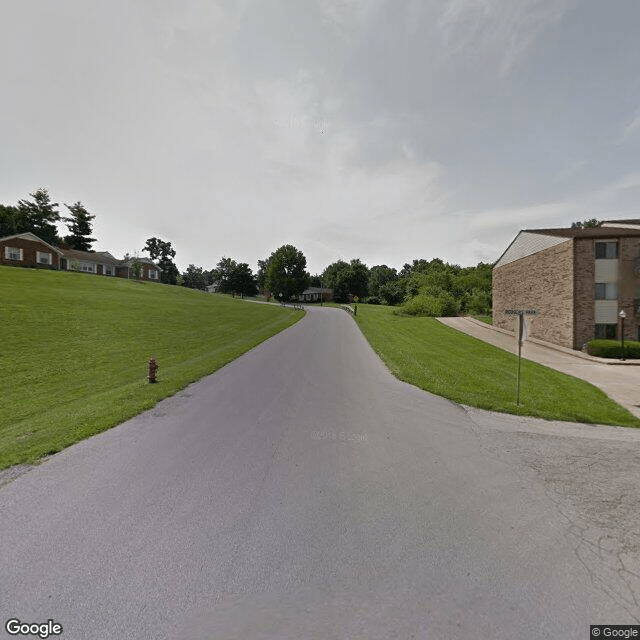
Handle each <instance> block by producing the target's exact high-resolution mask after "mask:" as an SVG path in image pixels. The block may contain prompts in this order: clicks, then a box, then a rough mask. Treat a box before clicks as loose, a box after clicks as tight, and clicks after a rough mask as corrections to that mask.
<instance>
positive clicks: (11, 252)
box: [4, 247, 22, 260]
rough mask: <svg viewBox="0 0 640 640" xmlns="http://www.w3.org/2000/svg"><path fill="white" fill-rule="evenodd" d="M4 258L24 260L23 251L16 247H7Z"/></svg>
mask: <svg viewBox="0 0 640 640" xmlns="http://www.w3.org/2000/svg"><path fill="white" fill-rule="evenodd" d="M4 257H5V259H6V260H22V249H16V248H15V247H5V248H4Z"/></svg>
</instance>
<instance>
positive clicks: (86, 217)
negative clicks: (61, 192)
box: [62, 201, 96, 251]
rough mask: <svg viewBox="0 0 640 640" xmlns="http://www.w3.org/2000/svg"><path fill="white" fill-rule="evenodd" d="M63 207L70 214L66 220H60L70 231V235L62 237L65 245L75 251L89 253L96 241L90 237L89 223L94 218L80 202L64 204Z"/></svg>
mask: <svg viewBox="0 0 640 640" xmlns="http://www.w3.org/2000/svg"><path fill="white" fill-rule="evenodd" d="M64 206H65V207H67V209H69V212H70V213H71V215H70V216H69V217H68V218H62V219H63V220H64V221H65V222H66V223H67V229H69V231H70V235H68V236H65V237H64V242H65V244H67V245H69V246H70V247H71V248H72V249H75V250H76V251H91V245H92V244H93V243H94V242H95V241H96V239H95V238H92V237H91V233H92V228H91V221H92V220H93V219H94V218H95V216H94V215H91V214H90V213H89V212H88V211H87V210H86V209H85V208H84V206H83V205H82V202H80V201H78V202H76V203H75V204H72V205H68V204H65V205H64Z"/></svg>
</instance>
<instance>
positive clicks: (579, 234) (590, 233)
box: [523, 220, 640, 238]
mask: <svg viewBox="0 0 640 640" xmlns="http://www.w3.org/2000/svg"><path fill="white" fill-rule="evenodd" d="M608 222H613V220H610V221H608ZM625 222H627V221H625ZM523 231H526V232H527V233H541V234H543V235H547V236H559V237H562V238H619V237H621V236H631V237H633V236H638V237H640V227H639V228H638V229H629V228H625V227H606V226H600V227H587V228H586V229H523Z"/></svg>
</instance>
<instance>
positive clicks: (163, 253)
mask: <svg viewBox="0 0 640 640" xmlns="http://www.w3.org/2000/svg"><path fill="white" fill-rule="evenodd" d="M143 251H146V252H147V253H148V254H149V256H150V257H151V259H152V260H153V261H154V262H156V263H157V264H158V266H159V267H160V269H162V271H161V272H160V282H164V284H177V280H178V275H179V273H180V272H179V271H178V267H176V265H175V262H174V261H173V258H175V257H176V250H175V249H174V248H173V247H172V246H171V243H170V242H165V241H164V240H160V238H147V242H146V244H145V245H144V249H143Z"/></svg>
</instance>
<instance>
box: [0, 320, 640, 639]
mask: <svg viewBox="0 0 640 640" xmlns="http://www.w3.org/2000/svg"><path fill="white" fill-rule="evenodd" d="M204 330H206V328H204V327H203V331H204ZM639 445H640V433H639V432H637V431H635V430H631V429H623V428H612V427H597V426H586V425H566V424H562V423H550V422H545V421H541V420H527V419H522V418H516V417H513V416H504V415H500V414H491V413H488V412H483V411H479V410H471V409H468V408H465V407H461V406H460V405H456V404H454V403H452V402H450V401H448V400H444V399H442V398H439V397H436V396H432V395H430V394H428V393H425V392H422V391H420V390H418V389H416V388H414V387H411V386H409V385H406V384H404V383H401V382H399V381H397V380H396V379H395V378H393V377H392V376H391V374H390V373H389V372H388V371H387V370H386V368H385V367H384V365H383V364H382V363H381V362H380V360H379V359H378V358H377V356H376V355H375V354H374V353H373V351H372V350H371V349H370V347H369V346H368V344H367V342H366V341H365V339H364V338H363V337H362V335H361V334H360V332H359V330H358V328H357V326H356V325H355V323H354V322H353V320H352V319H351V318H350V317H349V316H348V315H347V314H346V313H345V312H344V311H342V310H339V309H327V308H323V309H317V308H316V309H310V310H309V312H308V314H307V316H306V317H305V318H304V319H303V320H302V321H301V322H299V323H298V324H296V325H294V326H293V327H291V328H289V329H287V330H286V331H284V332H283V333H281V334H279V335H277V336H275V337H273V338H272V339H270V340H269V341H267V342H265V343H263V344H262V345H260V346H259V347H257V348H256V349H254V350H252V351H251V352H249V353H247V354H245V355H244V356H242V357H241V358H239V359H238V360H236V361H235V362H233V363H231V364H229V365H227V366H226V367H224V368H223V369H221V370H220V371H218V372H217V373H215V374H214V375H212V376H209V377H208V378H206V379H203V380H201V381H200V382H198V383H196V384H194V385H192V386H190V387H189V388H188V389H186V390H185V391H184V392H182V393H180V394H178V395H177V396H174V397H173V398H170V399H168V400H165V401H163V402H161V403H160V404H158V405H157V406H156V407H155V409H153V410H151V411H149V412H147V413H145V414H142V415H140V416H138V417H137V418H134V419H133V420H130V421H128V422H126V423H124V424H122V425H120V426H119V427H116V428H114V429H112V430H110V431H108V432H105V433H102V434H100V435H98V436H95V437H93V438H91V439H89V440H87V441H84V442H82V443H80V444H78V445H76V446H74V447H71V448H69V449H67V450H65V451H63V452H61V453H60V454H57V455H55V456H52V457H51V458H50V459H49V460H48V461H46V462H44V463H43V464H42V465H40V466H39V467H37V468H35V469H33V470H31V471H29V472H28V473H25V474H24V475H21V476H20V477H18V478H17V479H15V480H14V481H13V482H10V483H8V484H6V485H4V486H3V487H2V488H0V615H1V616H2V625H3V631H2V632H1V633H4V634H5V635H4V636H2V637H20V636H9V635H8V634H7V633H6V632H5V631H4V623H5V621H6V620H8V619H9V618H18V619H20V620H21V621H22V622H44V621H46V620H47V619H53V620H54V621H55V622H57V623H60V624H61V625H62V626H63V634H62V635H61V636H60V637H61V638H62V640H84V639H86V640H96V639H98V640H99V639H102V638H105V639H115V640H128V639H167V640H168V639H171V640H179V639H181V638H189V639H190V640H195V639H204V638H206V639H207V640H210V639H215V640H217V639H221V640H222V639H228V638H238V639H242V640H253V639H257V638H265V639H267V638H269V639H275V638H277V639H278V640H282V639H285V638H286V639H289V638H291V639H294V638H295V639H296V640H298V639H304V638H318V639H322V640H324V639H332V638H340V639H342V638H344V639H352V638H358V639H360V638H362V639H364V638H366V639H380V640H383V639H384V640H388V639H390V638H399V639H405V638H419V639H422V638H433V639H434V640H448V639H458V638H460V639H462V638H465V639H467V638H488V639H490V640H502V639H505V640H506V639H512V638H527V639H529V638H531V639H534V638H535V639H544V638H549V639H553V640H558V639H565V638H566V639H569V638H572V639H573V638H575V639H585V640H586V639H587V638H589V624H601V623H608V624H612V623H616V624H630V623H638V622H640V604H639V602H640V515H639V514H640V498H639V497H638V496H639V492H638V486H640V446H639ZM31 637H35V636H31ZM52 637H55V636H52Z"/></svg>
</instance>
